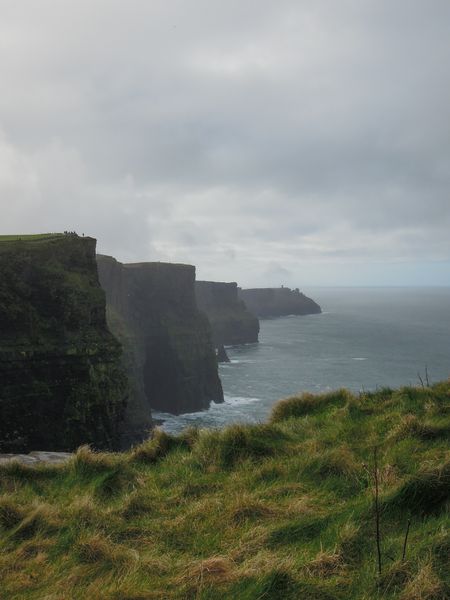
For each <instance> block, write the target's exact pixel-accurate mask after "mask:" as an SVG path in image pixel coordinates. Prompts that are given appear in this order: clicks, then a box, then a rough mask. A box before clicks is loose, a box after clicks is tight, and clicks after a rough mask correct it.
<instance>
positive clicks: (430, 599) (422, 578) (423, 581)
mask: <svg viewBox="0 0 450 600" xmlns="http://www.w3.org/2000/svg"><path fill="white" fill-rule="evenodd" d="M400 598H401V600H449V598H450V595H449V593H448V590H446V589H445V586H444V584H443V583H442V581H441V580H440V579H439V577H438V575H437V574H436V572H435V571H434V569H433V566H432V565H431V564H430V563H427V564H425V565H423V566H422V568H421V569H420V570H419V572H418V573H417V575H416V576H415V577H414V578H413V579H411V581H410V582H409V583H408V584H407V585H406V587H405V589H404V590H403V593H402V594H401V596H400Z"/></svg>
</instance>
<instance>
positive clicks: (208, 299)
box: [195, 281, 259, 348]
mask: <svg viewBox="0 0 450 600" xmlns="http://www.w3.org/2000/svg"><path fill="white" fill-rule="evenodd" d="M195 295H196V297H197V304H198V307H199V308H200V310H202V311H203V312H204V313H205V314H206V315H207V317H208V319H209V322H210V323H211V328H212V332H213V342H214V345H215V346H216V348H217V347H220V346H221V345H226V346H233V345H237V344H249V343H254V342H257V341H258V334H259V321H258V319H257V317H255V315H253V314H252V313H251V312H250V311H249V310H248V309H247V307H246V305H245V303H244V302H243V301H242V300H240V299H239V298H238V287H237V284H236V283H222V282H215V281H196V282H195Z"/></svg>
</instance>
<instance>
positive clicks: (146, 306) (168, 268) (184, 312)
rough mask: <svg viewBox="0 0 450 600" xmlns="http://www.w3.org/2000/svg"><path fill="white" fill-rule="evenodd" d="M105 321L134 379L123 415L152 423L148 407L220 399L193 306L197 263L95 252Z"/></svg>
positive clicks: (200, 405) (173, 408)
mask: <svg viewBox="0 0 450 600" xmlns="http://www.w3.org/2000/svg"><path fill="white" fill-rule="evenodd" d="M97 262H98V268H99V276H100V282H101V285H102V286H103V288H104V290H105V292H106V297H107V303H108V311H107V317H108V324H109V326H110V328H111V331H112V332H113V333H114V334H115V335H116V336H117V337H118V339H119V340H120V341H121V342H122V344H123V345H124V348H125V360H126V363H127V369H128V373H129V375H130V379H131V382H132V387H133V395H132V397H131V398H130V402H129V404H128V408H127V417H126V421H127V422H128V423H133V424H135V425H136V427H137V428H139V427H142V425H144V426H145V425H146V424H149V423H150V412H151V409H155V410H159V411H163V412H169V413H173V414H179V413H186V412H194V411H198V410H202V409H206V408H208V407H209V405H210V403H211V401H215V402H221V401H223V391H222V386H221V383H220V379H219V376H218V368H217V360H216V357H215V353H214V347H213V344H212V340H211V330H210V326H209V323H208V320H207V318H206V316H205V315H203V314H202V313H201V312H200V311H199V310H198V308H197V304H196V299H195V291H194V282H195V267H193V266H190V265H181V264H168V263H137V264H122V263H120V262H118V261H116V260H115V259H114V258H112V257H110V256H102V255H98V257H97Z"/></svg>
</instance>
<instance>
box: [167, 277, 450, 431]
mask: <svg viewBox="0 0 450 600" xmlns="http://www.w3.org/2000/svg"><path fill="white" fill-rule="evenodd" d="M303 291H304V292H305V293H306V294H307V295H309V296H311V297H312V298H314V300H316V301H317V302H318V303H319V304H320V305H321V307H322V310H323V312H322V314H319V315H307V316H301V317H300V316H289V317H280V318H275V319H265V320H261V331H260V342H259V344H249V345H245V346H236V347H232V348H228V349H227V352H228V355H229V358H230V359H231V362H230V363H227V364H221V365H220V367H219V371H220V377H221V380H222V384H223V389H224V393H225V402H224V403H223V404H214V403H213V404H212V405H211V408H210V409H209V410H207V411H203V412H198V413H191V414H186V415H180V416H171V415H167V414H164V413H155V417H156V418H160V419H164V425H163V428H164V429H165V430H166V431H170V432H178V431H180V430H182V429H183V428H185V427H187V426H190V425H196V426H200V427H222V426H224V425H226V424H229V423H236V422H247V423H248V422H252V423H255V422H262V421H264V420H266V419H267V417H268V415H269V414H270V411H271V408H272V406H273V404H274V403H275V402H276V401H277V400H278V399H280V398H284V397H287V396H290V395H293V394H296V393H298V392H301V391H305V390H306V391H312V392H322V391H327V390H332V389H336V388H339V387H346V388H349V389H350V390H353V391H356V392H358V391H360V390H374V389H376V388H377V387H385V386H390V387H397V386H401V385H421V384H420V378H422V380H423V381H424V383H425V384H426V374H427V373H428V379H429V381H430V383H432V382H436V381H439V380H442V379H447V378H448V377H450V287H448V288H315V289H308V290H306V289H305V290H303Z"/></svg>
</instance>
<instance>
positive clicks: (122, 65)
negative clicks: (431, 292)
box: [0, 0, 450, 287]
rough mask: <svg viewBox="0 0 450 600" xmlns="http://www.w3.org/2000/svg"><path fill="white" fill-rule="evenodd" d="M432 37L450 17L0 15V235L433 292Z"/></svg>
mask: <svg viewBox="0 0 450 600" xmlns="http://www.w3.org/2000/svg"><path fill="white" fill-rule="evenodd" d="M449 28H450V2H449V0H308V1H306V0H292V1H290V0H271V1H268V0H227V1H226V2H225V1H224V0H127V1H126V2H124V0H76V1H75V0H51V1H50V0H12V1H9V0H0V82H1V88H0V208H1V221H0V232H1V233H18V232H21V233H25V232H27V233H28V232H39V231H62V230H66V229H69V230H76V231H78V232H79V233H85V234H86V235H92V236H94V237H96V238H97V239H98V247H99V250H100V251H101V252H104V253H108V254H113V255H114V256H116V257H117V258H118V259H120V260H123V261H135V260H162V261H171V262H186V263H191V264H195V265H197V275H198V278H201V279H214V280H225V281H235V280H237V281H238V282H239V283H240V284H242V285H244V286H248V285H279V284H285V285H295V286H300V287H303V286H310V285H317V284H318V285H336V284H342V285H366V284H373V285H383V284H388V285H391V284H394V285H395V284H399V285H407V284H438V285H439V284H441V285H442V284H444V285H449V284H450V34H449Z"/></svg>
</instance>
